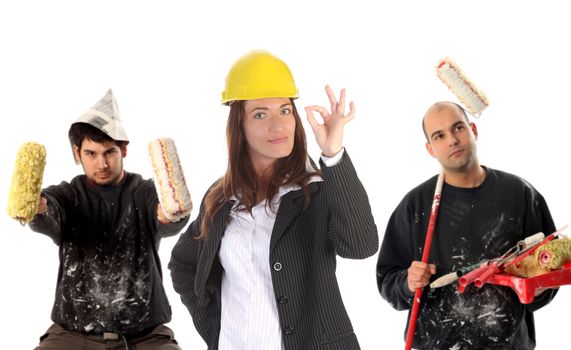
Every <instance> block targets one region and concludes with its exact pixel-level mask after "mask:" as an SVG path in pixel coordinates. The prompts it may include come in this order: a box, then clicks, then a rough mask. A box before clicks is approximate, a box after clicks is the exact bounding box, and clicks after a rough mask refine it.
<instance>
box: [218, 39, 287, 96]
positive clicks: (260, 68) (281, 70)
mask: <svg viewBox="0 0 571 350" xmlns="http://www.w3.org/2000/svg"><path fill="white" fill-rule="evenodd" d="M297 96H298V91H297V87H296V86H295V82H294V81H293V75H292V74H291V71H290V70H289V68H288V66H287V65H286V64H285V63H284V62H283V61H282V60H281V59H279V58H277V57H276V56H274V55H272V54H271V53H269V52H268V51H264V50H255V51H250V52H248V53H247V54H245V55H244V56H242V57H240V58H239V59H238V60H237V61H236V62H234V64H233V65H232V68H230V71H229V72H228V75H227V76H226V86H225V88H224V91H222V104H226V105H228V104H230V102H232V101H238V100H255V99H258V98H267V97H291V98H297Z"/></svg>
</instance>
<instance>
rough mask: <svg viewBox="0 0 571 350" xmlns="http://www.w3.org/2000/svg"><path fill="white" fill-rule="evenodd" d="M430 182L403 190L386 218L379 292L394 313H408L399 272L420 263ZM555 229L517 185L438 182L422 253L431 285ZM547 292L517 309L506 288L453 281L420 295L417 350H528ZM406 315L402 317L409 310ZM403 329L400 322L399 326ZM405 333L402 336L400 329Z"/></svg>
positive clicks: (534, 197) (492, 179)
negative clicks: (426, 253) (461, 288)
mask: <svg viewBox="0 0 571 350" xmlns="http://www.w3.org/2000/svg"><path fill="white" fill-rule="evenodd" d="M436 178H437V177H436V176H435V177H433V178H431V179H430V180H428V181H426V182H425V183H423V184H421V185H420V186H418V187H417V188H415V189H413V190H412V191H411V192H409V193H408V194H407V195H406V196H405V197H404V199H403V200H402V201H401V203H400V204H399V205H398V207H397V208H396V210H395V211H394V213H393V214H392V216H391V218H390V220H389V223H388V225H387V229H386V232H385V236H384V241H383V244H382V247H381V251H380V254H379V259H378V263H377V283H378V287H379V291H380V292H381V295H382V296H383V298H385V299H386V300H387V301H388V302H389V303H390V304H391V305H392V306H393V307H394V308H395V309H397V310H406V309H411V307H412V299H413V295H414V294H413V293H410V292H409V290H408V286H407V269H408V267H409V266H410V264H411V262H412V261H413V260H421V256H422V248H423V246H424V240H425V237H426V229H427V227H428V221H429V217H430V212H431V206H432V200H433V196H434V188H435V186H436ZM553 231H555V226H554V224H553V220H552V218H551V214H550V213H549V209H548V207H547V204H546V203H545V200H544V199H543V197H542V196H541V194H540V193H539V192H537V191H536V190H535V189H534V188H533V187H532V186H531V185H530V184H529V183H527V182H526V181H525V180H523V179H521V178H518V177H516V176H514V175H511V174H507V173H505V172H501V171H497V170H493V169H490V168H486V178H485V180H484V182H483V183H482V185H480V186H479V187H476V188H457V187H453V186H450V185H447V184H444V187H443V190H442V198H441V203H440V208H439V214H438V219H437V222H436V228H435V231H434V238H433V241H432V249H431V251H430V259H429V260H430V262H431V263H434V264H436V270H437V272H436V275H434V276H433V278H432V280H434V279H436V278H438V277H440V276H441V275H444V274H446V273H448V272H450V271H455V270H458V269H460V268H462V267H466V266H469V265H471V264H475V263H478V262H480V261H482V260H485V259H492V258H497V257H499V256H501V255H502V254H503V253H505V252H506V251H507V250H508V249H509V248H510V247H512V246H514V245H515V244H516V243H517V242H518V241H519V240H521V239H524V238H525V237H527V236H529V235H532V234H534V233H537V232H544V233H545V234H549V233H552V232H553ZM555 293H556V291H553V290H549V291H546V292H544V293H543V294H541V296H540V297H537V298H535V301H534V302H533V303H531V304H528V305H524V304H521V303H520V302H519V300H518V297H517V294H516V293H515V292H514V291H513V290H512V289H511V288H508V287H500V286H496V285H490V284H486V285H484V287H482V288H481V289H478V288H475V287H473V285H472V286H470V287H468V289H466V291H465V292H464V293H462V294H459V293H458V292H457V283H454V284H451V285H448V286H446V287H442V288H439V289H435V290H432V291H430V290H429V288H427V289H425V291H424V293H423V299H422V302H421V309H420V313H419V318H418V321H417V328H416V332H415V340H414V345H413V347H414V348H417V349H455V350H461V349H518V350H527V349H534V348H535V327H534V322H533V311H535V310H537V309H539V308H540V307H542V306H544V305H546V304H547V303H549V301H550V300H551V299H552V298H553V296H554V295H555ZM409 317H410V312H409ZM407 324H408V323H407ZM405 334H406V331H405Z"/></svg>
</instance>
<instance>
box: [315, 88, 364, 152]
mask: <svg viewBox="0 0 571 350" xmlns="http://www.w3.org/2000/svg"><path fill="white" fill-rule="evenodd" d="M325 91H326V92H327V97H329V102H330V103H331V113H329V111H328V110H327V108H325V107H321V106H308V107H305V111H306V113H307V121H308V122H309V124H310V125H311V129H312V130H313V133H314V134H315V139H316V141H317V144H318V145H319V147H320V148H321V152H322V153H323V155H324V156H325V157H333V156H334V155H336V154H337V153H339V151H341V148H342V147H343V128H344V127H345V124H346V123H348V122H349V121H351V119H353V118H354V117H355V106H354V104H353V102H350V103H349V114H347V115H345V89H341V94H340V96H339V102H337V98H336V97H335V95H334V94H333V90H331V88H330V87H329V85H327V86H325ZM314 111H315V112H319V114H321V117H322V118H323V124H319V122H317V120H316V119H315V116H314V115H313V112H314Z"/></svg>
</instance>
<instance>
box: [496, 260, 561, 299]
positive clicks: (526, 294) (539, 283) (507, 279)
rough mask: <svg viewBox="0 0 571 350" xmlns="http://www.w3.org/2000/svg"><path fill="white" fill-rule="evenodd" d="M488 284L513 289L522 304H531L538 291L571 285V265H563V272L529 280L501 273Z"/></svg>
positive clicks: (549, 273) (558, 271) (550, 273)
mask: <svg viewBox="0 0 571 350" xmlns="http://www.w3.org/2000/svg"><path fill="white" fill-rule="evenodd" d="M486 283H490V284H497V285H500V286H506V287H511V288H512V289H513V290H514V291H515V292H516V293H517V295H518V297H519V301H520V302H521V303H522V304H529V303H531V302H533V299H534V297H535V291H536V290H537V289H541V288H556V287H559V286H563V285H566V284H571V263H567V264H565V265H563V268H562V269H561V270H556V271H553V272H548V273H545V274H543V275H539V276H535V277H529V278H522V277H517V276H512V275H508V274H505V273H499V274H496V275H493V276H491V277H490V279H488V280H487V281H486Z"/></svg>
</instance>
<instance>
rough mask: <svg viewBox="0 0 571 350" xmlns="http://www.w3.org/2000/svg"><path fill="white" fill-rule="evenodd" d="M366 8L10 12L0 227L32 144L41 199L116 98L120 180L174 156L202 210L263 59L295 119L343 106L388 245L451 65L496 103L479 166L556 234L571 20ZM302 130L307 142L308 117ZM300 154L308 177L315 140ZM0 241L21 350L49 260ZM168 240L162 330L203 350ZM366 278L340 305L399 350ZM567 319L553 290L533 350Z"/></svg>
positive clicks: (355, 281) (470, 8)
mask: <svg viewBox="0 0 571 350" xmlns="http://www.w3.org/2000/svg"><path fill="white" fill-rule="evenodd" d="M366 3H367V4H365V2H362V3H361V2H359V1H355V0H353V1H344V2H341V1H297V0H295V1H287V2H285V1H284V2H279V3H278V2H275V1H259V2H255V1H242V2H238V1H228V2H220V1H195V2H191V1H156V2H151V1H107V0H105V1H101V0H100V1H90V2H88V1H61V0H51V1H27V0H20V1H11V2H8V1H3V2H2V3H1V4H0V114H1V121H2V129H1V130H2V132H1V137H0V142H1V145H0V166H1V169H2V171H0V210H5V209H4V208H6V200H7V197H8V189H9V186H10V180H11V174H12V169H13V164H14V160H15V156H16V153H17V149H18V147H19V146H20V144H21V143H23V142H24V141H29V140H33V141H36V142H40V143H42V144H44V145H45V146H46V148H47V151H48V157H47V167H46V170H45V175H44V185H45V186H47V185H50V184H56V183H59V182H60V181H62V180H67V181H69V180H70V179H71V178H72V177H73V176H74V175H76V174H79V173H81V167H79V166H75V164H74V162H73V160H72V154H71V151H70V147H69V143H68V139H67V130H68V128H69V125H70V123H71V122H73V121H74V120H75V119H76V118H78V117H79V116H80V115H81V114H82V113H83V112H84V111H85V110H87V109H88V108H89V107H91V106H92V105H93V104H94V103H95V102H96V101H97V100H99V98H100V97H102V96H103V95H104V93H105V92H106V91H107V89H108V88H110V87H112V88H113V90H114V92H115V96H116V98H117V101H118V104H119V108H120V111H121V117H122V120H123V123H124V125H125V128H126V131H127V135H128V136H129V138H130V140H131V143H130V145H129V154H128V156H127V158H126V159H125V167H126V169H127V170H130V171H135V172H139V173H141V174H142V175H143V176H144V177H150V176H151V168H150V165H149V161H148V159H147V155H146V145H147V142H148V141H150V140H151V139H152V138H154V137H158V136H169V137H172V138H174V139H175V141H176V143H177V146H178V149H179V155H180V157H181V159H182V162H183V166H184V171H185V173H186V177H187V182H188V184H189V186H190V191H191V194H192V196H193V200H194V203H195V205H196V206H198V204H199V203H200V199H201V198H202V196H203V194H204V192H205V190H206V189H207V188H208V186H209V185H210V184H211V183H212V182H213V181H214V180H215V179H216V178H217V177H218V176H220V175H221V174H222V173H223V171H224V169H225V167H226V148H225V122H226V116H227V112H228V109H227V108H226V107H223V106H220V104H219V99H220V93H221V91H222V89H223V85H224V78H225V76H226V73H227V71H228V69H229V68H230V66H231V64H232V63H233V62H234V60H235V59H237V58H238V57H239V56H240V55H242V54H244V53H246V52H247V51H249V50H251V49H259V48H263V49H268V50H270V51H272V52H273V53H275V54H276V55H278V56H280V57H281V58H282V59H283V60H284V61H285V62H286V63H287V64H288V65H289V66H290V68H291V70H292V71H293V74H294V76H295V78H296V82H297V85H298V87H299V90H300V98H299V100H298V101H297V103H298V106H299V107H302V106H305V105H308V104H321V105H326V103H327V98H326V95H325V93H324V91H323V87H324V85H325V84H326V83H329V84H331V86H332V87H333V88H334V89H335V90H336V91H338V90H339V89H340V88H341V87H345V88H347V91H348V95H349V98H350V99H352V100H354V101H355V104H356V107H357V117H356V119H355V120H354V121H352V122H351V123H350V124H348V125H347V129H346V134H345V145H346V146H347V150H348V152H349V153H350V154H351V157H352V158H353V161H354V163H355V166H356V168H357V170H358V173H359V174H360V177H361V180H362V181H363V183H364V185H365V187H366V189H367V190H368V193H369V196H370V200H371V205H372V208H373V214H374V215H375V219H376V223H377V226H378V228H379V234H380V237H381V239H382V235H383V232H384V229H385V226H386V223H387V219H388V217H389V215H390V214H391V212H392V210H393V209H394V208H395V207H396V205H397V204H398V202H399V201H400V199H401V198H402V196H404V194H405V193H406V192H407V191H409V190H410V189H411V188H413V187H414V186H416V185H417V184H419V183H420V182H422V181H424V180H425V179H427V178H428V177H430V176H432V175H433V174H435V173H436V172H437V171H438V164H437V162H436V161H435V160H433V159H432V158H431V157H430V156H429V155H428V153H427V152H426V151H425V149H424V139H423V134H422V131H421V127H420V125H421V124H420V122H421V117H422V115H423V114H424V112H425V110H426V109H427V107H428V106H429V105H430V104H432V103H433V102H435V101H437V100H453V101H455V97H454V96H453V95H452V94H451V93H450V92H449V91H448V90H447V89H446V88H445V86H444V85H443V84H442V83H441V82H440V81H439V80H438V78H437V77H436V75H435V73H434V66H435V65H436V63H437V61H438V60H439V59H440V58H442V57H444V56H450V57H452V58H454V59H455V61H456V62H457V63H458V65H459V66H460V67H461V68H462V69H463V70H464V72H465V73H466V74H467V76H468V77H469V78H471V80H472V81H474V82H475V83H476V85H478V87H480V88H481V89H482V90H483V91H485V92H486V94H487V95H488V97H489V99H490V101H491V105H490V107H489V108H488V109H487V110H486V111H485V113H484V114H483V116H482V118H481V119H480V120H477V121H476V122H477V125H478V127H479V132H480V138H479V143H478V144H479V155H480V160H481V162H482V164H484V165H487V166H490V167H493V168H497V169H501V170H505V171H508V172H512V173H515V174H517V175H520V176H522V177H524V178H526V179H527V180H529V181H530V182H531V183H532V184H533V185H534V186H535V187H536V188H537V189H538V190H539V191H540V192H541V193H542V194H543V195H544V196H545V198H546V199H547V202H548V204H549V206H550V208H551V211H552V215H553V217H554V220H555V222H556V225H558V226H563V225H564V224H566V223H569V222H570V221H571V212H570V210H569V209H570V204H569V198H570V194H571V188H570V184H569V170H568V169H569V168H570V166H571V157H570V156H569V153H570V147H569V140H570V126H571V122H570V121H569V117H570V111H569V81H570V79H571V69H570V68H569V62H571V54H570V50H569V33H571V22H570V21H569V11H567V10H566V9H565V7H564V4H565V2H563V1H562V2H559V3H556V2H551V1H541V2H539V1H536V2H534V3H531V2H528V1H502V2H499V1H472V2H468V1H438V2H437V1H431V2H429V1H399V2H396V1H393V2H386V3H380V2H374V1H373V2H370V3H371V4H369V2H366ZM373 3H375V5H374V6H373V5H372V4H373ZM300 110H301V111H303V109H302V108H300ZM157 121H158V123H157ZM152 122H153V123H152ZM304 124H305V126H306V130H307V131H309V132H310V129H309V128H308V125H307V123H306V122H305V117H304ZM151 125H154V126H151ZM308 142H309V148H310V154H311V155H312V157H313V158H314V159H317V157H318V155H319V150H318V148H317V146H316V143H315V140H314V138H313V135H312V134H309V133H308ZM196 215H197V210H195V211H194V212H193V214H192V218H194V217H195V216H196ZM531 233H533V232H530V234H531ZM0 234H1V242H2V245H1V247H2V248H1V254H0V268H1V272H2V273H1V276H2V278H1V281H2V282H1V285H0V290H1V293H2V294H1V297H0V315H1V316H0V332H1V335H2V337H1V339H2V343H3V345H2V348H3V349H31V348H33V347H34V346H36V344H37V338H38V337H39V336H40V335H41V334H42V333H43V331H44V330H45V329H46V328H47V327H48V326H49V325H50V323H51V321H50V319H49V316H50V311H51V306H52V302H53V296H54V291H55V280H56V276H57V267H58V250H57V247H56V246H55V245H54V244H53V243H52V242H51V240H50V239H48V238H46V237H44V236H41V235H39V234H36V233H33V232H31V231H30V230H29V229H28V228H27V227H21V226H20V225H19V224H18V223H17V222H14V221H12V220H11V219H10V218H9V217H8V215H6V214H4V215H0ZM176 240H177V238H171V239H166V240H164V241H163V243H162V245H161V257H162V262H163V273H164V279H165V280H164V284H165V286H166V287H167V292H168V295H169V299H170V302H171V304H172V306H173V321H172V322H171V323H170V326H171V327H172V328H173V329H174V331H175V333H176V336H177V338H178V340H179V341H180V344H181V345H182V347H183V348H184V349H205V348H206V347H205V346H204V343H203V342H202V340H201V339H200V337H199V336H198V335H197V333H196V332H195V330H194V327H193V326H192V323H191V318H190V316H189V314H188V312H187V311H186V309H185V308H184V307H183V305H182V303H181V302H180V299H179V297H178V295H177V294H175V293H174V291H173V290H172V287H171V286H172V284H171V280H170V275H169V272H168V270H167V269H166V265H167V263H168V261H169V257H170V251H171V248H172V246H173V245H174V243H175V242H176ZM375 264H376V256H373V257H371V258H369V259H366V260H362V261H348V260H343V259H339V265H338V271H337V276H338V279H339V283H340V286H341V289H342V293H343V297H344V301H345V305H346V307H347V308H348V311H349V314H350V316H351V320H352V322H353V326H354V328H355V331H356V333H357V336H358V338H359V340H360V342H361V345H362V348H363V349H399V348H403V347H404V341H403V329H404V327H405V322H406V312H397V311H395V310H393V309H392V308H391V307H390V306H389V304H388V303H387V302H386V301H384V300H383V299H381V297H380V295H379V293H378V291H377V287H376V279H375ZM570 304H571V288H570V287H563V288H562V289H561V291H560V292H559V294H558V296H557V297H556V299H555V300H554V301H553V302H552V303H551V304H550V305H548V306H547V307H545V308H544V309H542V310H540V311H538V312H537V313H536V328H537V338H538V344H539V345H538V347H537V348H538V349H543V350H545V349H563V348H568V339H569V335H568V332H569V325H568V323H567V322H566V321H567V320H568V318H567V317H566V315H567V314H568V312H569V310H570V308H571V305H570ZM6 344H10V346H7V345H6Z"/></svg>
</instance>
